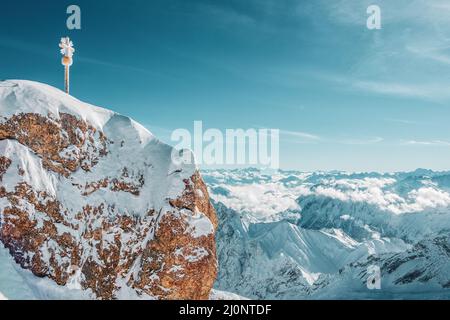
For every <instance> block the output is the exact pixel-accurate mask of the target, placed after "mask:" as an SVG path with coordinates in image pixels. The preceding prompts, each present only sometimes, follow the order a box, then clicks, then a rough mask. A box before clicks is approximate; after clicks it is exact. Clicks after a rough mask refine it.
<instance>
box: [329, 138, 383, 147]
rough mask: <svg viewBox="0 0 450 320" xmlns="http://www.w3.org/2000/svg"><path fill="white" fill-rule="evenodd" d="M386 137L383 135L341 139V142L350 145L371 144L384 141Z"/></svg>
mask: <svg viewBox="0 0 450 320" xmlns="http://www.w3.org/2000/svg"><path fill="white" fill-rule="evenodd" d="M383 141H384V138H381V137H373V138H368V139H344V140H339V141H338V143H340V144H348V145H369V144H376V143H380V142H383Z"/></svg>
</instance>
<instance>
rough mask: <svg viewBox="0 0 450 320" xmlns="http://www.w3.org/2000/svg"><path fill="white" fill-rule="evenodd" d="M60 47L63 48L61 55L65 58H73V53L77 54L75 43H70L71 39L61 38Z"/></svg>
mask: <svg viewBox="0 0 450 320" xmlns="http://www.w3.org/2000/svg"><path fill="white" fill-rule="evenodd" d="M59 47H60V48H61V54H62V55H63V56H65V57H69V58H72V57H73V53H74V52H75V49H74V48H73V43H72V41H70V38H69V37H64V38H61V42H60V44H59Z"/></svg>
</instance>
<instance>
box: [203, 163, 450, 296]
mask: <svg viewBox="0 0 450 320" xmlns="http://www.w3.org/2000/svg"><path fill="white" fill-rule="evenodd" d="M203 176H204V178H205V181H206V182H207V184H208V186H209V188H210V194H211V198H212V199H214V201H215V207H216V211H217V213H218V216H219V228H218V231H217V235H216V236H217V246H218V257H219V274H218V279H217V282H216V285H215V287H216V288H217V289H219V290H225V291H229V292H234V293H237V294H240V295H242V296H245V297H249V298H254V299H330V298H335V299H383V298H400V299H401V298H404V299H416V298H419V299H428V298H447V299H448V298H450V193H449V192H450V173H449V172H432V171H428V170H417V171H415V172H411V173H394V174H377V173H357V174H356V173H355V174H350V173H343V172H332V173H324V172H316V173H301V172H293V171H290V172H287V171H284V172H283V171H281V172H277V173H271V174H265V173H264V172H261V171H259V170H256V169H246V170H234V171H224V170H214V171H207V172H204V174H203ZM373 267H378V268H379V270H380V272H381V289H380V290H377V289H375V290H370V289H369V287H370V286H369V287H368V286H367V280H368V278H369V277H370V276H372V275H373V274H372V273H371V271H370V270H373Z"/></svg>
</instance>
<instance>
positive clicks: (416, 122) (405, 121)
mask: <svg viewBox="0 0 450 320" xmlns="http://www.w3.org/2000/svg"><path fill="white" fill-rule="evenodd" d="M385 121H387V122H394V123H400V124H411V125H413V124H419V122H418V121H413V120H407V119H385Z"/></svg>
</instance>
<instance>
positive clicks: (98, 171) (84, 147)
mask: <svg viewBox="0 0 450 320" xmlns="http://www.w3.org/2000/svg"><path fill="white" fill-rule="evenodd" d="M173 151H174V150H173V148H172V147H170V146H168V145H166V144H163V143H161V142H160V141H158V140H157V139H156V138H155V137H154V136H153V135H152V134H151V133H150V132H148V131H147V130H146V129H145V128H144V127H142V126H141V125H139V124H138V123H136V122H135V121H133V120H131V119H130V118H128V117H125V116H122V115H119V114H116V113H114V112H112V111H109V110H106V109H102V108H99V107H95V106H92V105H88V104H86V103H83V102H81V101H79V100H77V99H75V98H73V97H71V96H69V95H67V94H65V93H63V92H62V91H60V90H57V89H55V88H53V87H50V86H47V85H44V84H40V83H35V82H29V81H18V80H12V81H3V82H0V247H1V248H0V293H1V296H2V297H5V298H10V299H28V298H51V299H53V298H72V297H75V298H80V297H81V298H97V299H116V298H117V299H120V298H127V299H128V298H147V299H179V298H185V299H207V298H208V297H209V294H210V291H211V288H212V285H213V282H214V279H215V277H216V247H215V240H214V232H215V227H216V225H217V220H216V216H215V211H214V208H213V207H212V205H211V203H210V201H209V195H208V191H207V189H206V186H205V184H204V183H203V180H202V178H201V176H200V174H199V172H198V170H197V168H196V166H195V165H194V164H192V165H190V164H179V165H178V164H175V163H174V162H173V161H172V160H171V159H172V152H173Z"/></svg>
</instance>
